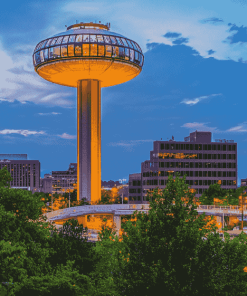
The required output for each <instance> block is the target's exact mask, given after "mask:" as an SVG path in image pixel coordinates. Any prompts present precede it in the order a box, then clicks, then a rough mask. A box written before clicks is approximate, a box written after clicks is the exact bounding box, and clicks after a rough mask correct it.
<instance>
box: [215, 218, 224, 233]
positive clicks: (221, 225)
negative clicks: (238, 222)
mask: <svg viewBox="0 0 247 296" xmlns="http://www.w3.org/2000/svg"><path fill="white" fill-rule="evenodd" d="M216 217H217V223H220V225H217V226H218V229H219V230H221V229H222V227H223V216H216Z"/></svg>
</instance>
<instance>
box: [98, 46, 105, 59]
mask: <svg viewBox="0 0 247 296" xmlns="http://www.w3.org/2000/svg"><path fill="white" fill-rule="evenodd" d="M104 55H105V46H104V45H98V56H102V57H103V56H104Z"/></svg>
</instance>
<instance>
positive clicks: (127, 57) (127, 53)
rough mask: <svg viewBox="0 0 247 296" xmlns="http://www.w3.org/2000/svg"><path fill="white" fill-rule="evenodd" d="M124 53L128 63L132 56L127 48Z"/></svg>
mask: <svg viewBox="0 0 247 296" xmlns="http://www.w3.org/2000/svg"><path fill="white" fill-rule="evenodd" d="M124 53H125V60H127V61H128V60H129V55H130V53H129V49H128V48H125V50H124Z"/></svg>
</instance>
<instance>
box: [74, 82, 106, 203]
mask: <svg viewBox="0 0 247 296" xmlns="http://www.w3.org/2000/svg"><path fill="white" fill-rule="evenodd" d="M82 198H86V200H87V201H88V202H89V203H90V202H95V201H98V200H100V199H101V85H100V81H98V80H79V81H78V83H77V200H78V201H79V200H81V199H82Z"/></svg>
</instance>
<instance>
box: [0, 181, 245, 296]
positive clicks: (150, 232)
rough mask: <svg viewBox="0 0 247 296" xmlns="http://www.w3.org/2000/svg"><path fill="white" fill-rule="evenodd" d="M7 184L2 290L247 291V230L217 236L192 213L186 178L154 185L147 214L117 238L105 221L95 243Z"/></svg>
mask: <svg viewBox="0 0 247 296" xmlns="http://www.w3.org/2000/svg"><path fill="white" fill-rule="evenodd" d="M5 186H6V183H5V185H4V186H2V187H0V229H1V231H0V283H2V284H0V295H17V296H19V295H38V296H39V295H40V296H42V295H71V296H72V295H89V296H90V295H96V296H97V295H105V296H108V295H109V296H111V295H112V296H122V295H124V296H128V295H132V296H135V295H143V296H149V295H163V294H165V295H169V296H170V295H171V296H173V295H182V296H183V295H184V296H185V295H227V294H226V293H228V295H245V294H246V292H245V291H246V288H247V273H246V272H245V271H247V268H246V266H247V246H246V240H247V239H246V235H245V234H244V233H242V234H241V235H240V236H239V237H237V238H235V239H233V240H231V239H230V238H229V235H228V236H227V235H225V241H223V240H222V239H221V238H220V237H219V234H218V233H217V232H216V226H215V225H214V224H213V223H211V224H210V223H208V222H207V221H206V220H205V214H203V215H201V216H198V214H197V211H196V209H195V205H194V203H193V198H194V194H192V193H191V192H190V191H189V190H188V185H186V184H185V177H184V178H183V179H181V178H179V177H178V176H177V177H176V179H175V180H174V179H172V177H171V176H170V177H169V181H168V184H167V187H166V188H165V189H164V190H163V191H162V192H161V191H158V190H157V189H156V190H155V191H154V193H153V194H152V198H150V210H149V213H148V214H146V213H144V212H143V213H141V212H139V213H137V212H136V213H135V214H134V215H133V216H132V218H134V219H133V220H134V221H130V220H129V221H127V222H126V223H123V225H122V227H123V229H124V234H123V235H122V238H121V239H119V238H118V237H117V236H116V235H115V233H114V231H113V229H109V228H108V227H106V224H105V225H104V226H103V227H102V231H101V233H100V238H101V241H98V242H96V243H95V244H92V243H89V242H88V241H87V238H85V237H84V236H85V234H86V232H87V229H86V228H84V227H83V225H79V224H78V222H77V221H76V220H73V219H71V220H69V221H67V222H66V223H64V225H63V227H62V230H61V231H58V230H57V229H56V228H55V227H54V226H53V225H51V224H50V223H48V222H47V221H46V219H45V218H44V216H42V207H43V206H44V202H46V199H44V200H42V199H43V197H41V195H39V194H34V195H32V194H31V193H30V192H28V191H22V190H15V189H9V188H5ZM184 196H187V197H188V199H187V201H188V203H187V205H186V206H184V201H182V200H181V198H182V197H184ZM150 197H151V196H150ZM47 198H48V197H47ZM212 221H213V220H212ZM12 283H13V284H12Z"/></svg>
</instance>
